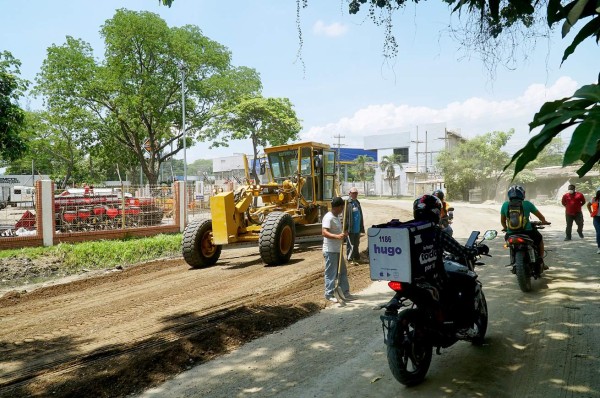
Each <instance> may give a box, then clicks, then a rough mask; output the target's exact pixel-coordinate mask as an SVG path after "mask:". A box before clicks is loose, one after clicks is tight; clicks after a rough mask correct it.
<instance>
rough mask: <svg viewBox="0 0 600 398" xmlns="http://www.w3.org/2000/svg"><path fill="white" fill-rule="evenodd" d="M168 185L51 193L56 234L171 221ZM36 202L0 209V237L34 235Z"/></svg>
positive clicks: (169, 223)
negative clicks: (52, 194) (52, 195)
mask: <svg viewBox="0 0 600 398" xmlns="http://www.w3.org/2000/svg"><path fill="white" fill-rule="evenodd" d="M173 195H174V193H173V187H171V186H154V187H151V186H147V185H146V186H141V187H140V186H137V187H136V186H128V187H84V188H67V189H65V190H57V191H55V192H54V220H55V233H56V234H62V233H86V232H89V231H101V230H111V229H131V228H139V227H148V226H159V225H173V224H174V222H175V221H174V218H173V215H174V197H173ZM36 206H37V203H35V201H31V202H28V203H21V204H18V205H16V206H10V205H9V206H7V207H6V208H4V209H2V210H0V236H2V237H11V236H31V235H35V234H36V224H35V223H36V219H35V214H36Z"/></svg>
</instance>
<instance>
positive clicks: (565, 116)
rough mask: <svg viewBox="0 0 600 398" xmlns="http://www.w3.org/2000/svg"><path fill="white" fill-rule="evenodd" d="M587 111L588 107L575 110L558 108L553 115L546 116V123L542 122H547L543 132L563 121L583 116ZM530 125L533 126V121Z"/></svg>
mask: <svg viewBox="0 0 600 398" xmlns="http://www.w3.org/2000/svg"><path fill="white" fill-rule="evenodd" d="M586 112H587V110H586V109H577V110H573V111H566V110H561V109H557V110H556V112H555V113H554V114H553V115H547V116H546V117H545V119H546V120H547V121H546V122H545V123H542V124H545V126H544V127H543V128H542V132H543V131H547V130H551V129H554V128H556V127H558V126H559V125H561V124H562V123H564V122H566V121H567V120H572V119H577V118H582V117H583V115H585V113H586ZM532 123H533V122H532ZM530 126H531V123H530Z"/></svg>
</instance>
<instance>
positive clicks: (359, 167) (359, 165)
mask: <svg viewBox="0 0 600 398" xmlns="http://www.w3.org/2000/svg"><path fill="white" fill-rule="evenodd" d="M373 160H375V159H373V158H372V157H370V156H367V155H358V156H357V157H356V159H354V166H353V167H352V169H353V170H352V172H353V173H354V175H355V176H356V178H357V179H358V180H359V181H362V182H363V192H364V193H365V195H367V180H368V181H373V176H374V175H375V169H373V167H372V166H371V165H369V164H367V163H368V162H372V161H373Z"/></svg>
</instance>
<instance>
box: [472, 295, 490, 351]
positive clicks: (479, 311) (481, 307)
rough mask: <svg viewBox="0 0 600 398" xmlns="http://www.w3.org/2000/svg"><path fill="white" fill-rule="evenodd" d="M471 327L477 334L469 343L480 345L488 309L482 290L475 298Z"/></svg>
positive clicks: (485, 330) (486, 322) (486, 323)
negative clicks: (473, 318) (473, 317)
mask: <svg viewBox="0 0 600 398" xmlns="http://www.w3.org/2000/svg"><path fill="white" fill-rule="evenodd" d="M473 326H474V327H475V330H476V331H477V334H476V335H475V337H473V340H471V342H472V343H473V344H475V345H482V344H483V340H484V339H485V333H486V332H487V327H488V308H487V301H486V300H485V295H484V294H483V290H480V291H479V294H478V295H477V297H475V321H474V322H473Z"/></svg>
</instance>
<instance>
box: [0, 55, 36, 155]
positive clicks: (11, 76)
mask: <svg viewBox="0 0 600 398" xmlns="http://www.w3.org/2000/svg"><path fill="white" fill-rule="evenodd" d="M20 66H21V62H20V61H19V60H18V59H15V58H14V57H13V56H12V54H11V53H10V52H8V51H3V52H1V53H0V160H8V161H12V160H15V159H18V158H19V157H20V156H21V155H22V153H23V152H25V150H26V149H27V144H26V142H25V140H24V139H23V137H22V135H21V134H22V131H23V129H24V127H25V111H23V110H22V109H21V108H20V107H19V105H18V104H17V101H18V100H19V97H21V95H22V94H23V92H24V91H25V90H26V89H27V86H28V84H29V83H28V82H27V81H26V80H23V79H20V78H19V77H18V75H19V74H20V73H21V72H20V69H19V68H20Z"/></svg>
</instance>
